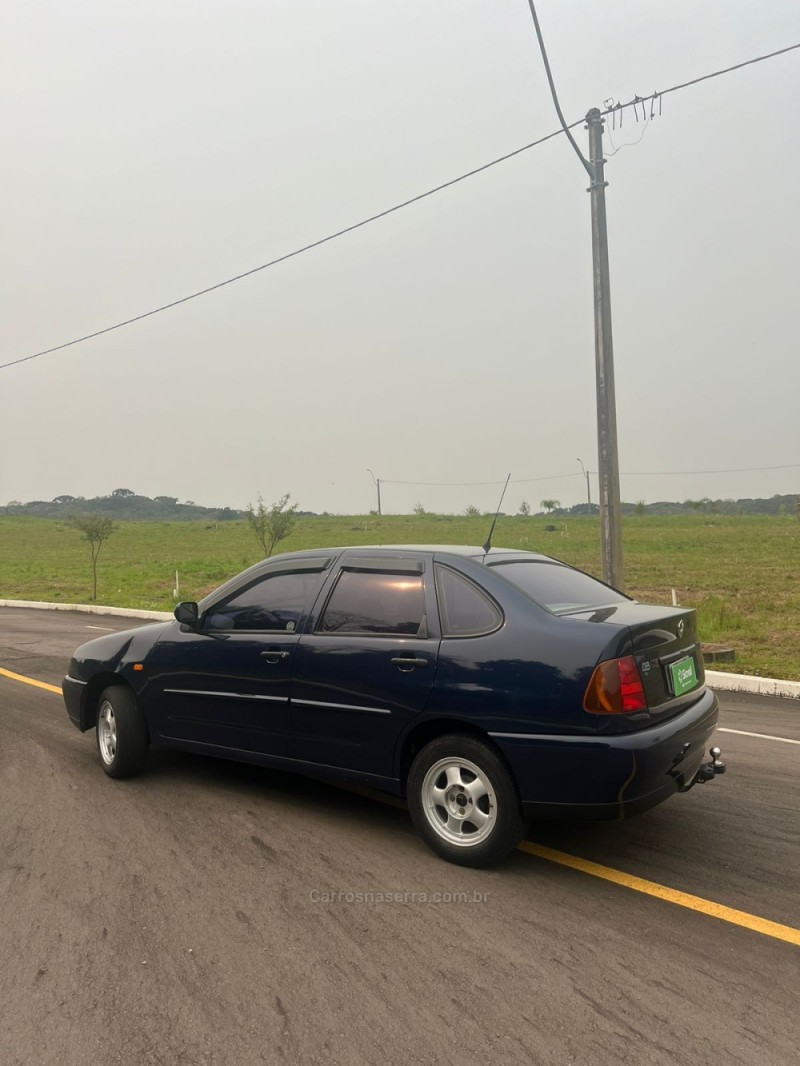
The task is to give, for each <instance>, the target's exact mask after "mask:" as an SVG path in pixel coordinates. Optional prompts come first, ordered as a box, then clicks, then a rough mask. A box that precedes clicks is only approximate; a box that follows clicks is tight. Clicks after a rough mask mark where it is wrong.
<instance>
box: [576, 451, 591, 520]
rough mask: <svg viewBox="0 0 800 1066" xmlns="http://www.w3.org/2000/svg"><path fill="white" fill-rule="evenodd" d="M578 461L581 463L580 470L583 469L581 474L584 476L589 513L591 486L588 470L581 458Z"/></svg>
mask: <svg viewBox="0 0 800 1066" xmlns="http://www.w3.org/2000/svg"><path fill="white" fill-rule="evenodd" d="M578 462H579V463H580V464H581V470H582V471H583V476H584V477H585V478H586V502H587V503H588V505H589V513H591V510H592V486H591V485H590V484H589V471H588V470H587V469H586V467H585V466H584V465H583V459H579V460H578Z"/></svg>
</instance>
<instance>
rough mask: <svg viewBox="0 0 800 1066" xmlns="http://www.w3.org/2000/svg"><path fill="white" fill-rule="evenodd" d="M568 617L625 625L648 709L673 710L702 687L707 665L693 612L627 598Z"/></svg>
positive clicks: (574, 613)
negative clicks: (705, 665)
mask: <svg viewBox="0 0 800 1066" xmlns="http://www.w3.org/2000/svg"><path fill="white" fill-rule="evenodd" d="M570 617H571V618H582V619H585V620H586V621H589V622H599V623H603V622H606V623H611V624H612V625H617V626H625V627H626V628H627V630H628V632H629V634H630V649H629V652H628V653H629V654H632V655H633V657H634V659H635V660H636V665H637V667H638V669H639V674H640V676H641V679H642V685H643V687H644V691H645V696H646V698H647V705H648V708H649V710H650V712H651V714H661V713H666V712H670V711H673V710H674V711H677V710H679V709H680V708H681V707H682V706H684V705H685V704H686V703H688V702H691V701H692V700H693V699H694V698H696V695H697V693H698V692H699V691H701V690H702V689H703V687H704V684H705V670H704V668H703V656H702V653H701V650H700V642H699V641H698V639H697V615H696V612H695V611H693V610H691V609H689V608H683V607H654V606H649V605H645V604H640V603H635V602H633V601H629V602H625V603H618V604H616V603H615V604H611V605H609V606H607V607H600V608H593V609H591V610H587V611H576V612H570Z"/></svg>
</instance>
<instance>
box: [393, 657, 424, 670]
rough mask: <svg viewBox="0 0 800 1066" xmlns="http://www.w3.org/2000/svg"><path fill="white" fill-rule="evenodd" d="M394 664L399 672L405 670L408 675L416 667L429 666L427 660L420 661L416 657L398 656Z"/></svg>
mask: <svg viewBox="0 0 800 1066" xmlns="http://www.w3.org/2000/svg"><path fill="white" fill-rule="evenodd" d="M392 662H393V663H394V665H395V666H396V667H397V668H398V669H399V670H403V671H404V672H406V673H407V672H408V671H409V670H413V669H414V667H416V666H427V665H428V660H427V659H418V658H417V657H416V656H414V655H398V656H396V657H395V658H394V659H392Z"/></svg>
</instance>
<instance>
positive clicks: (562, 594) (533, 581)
mask: <svg viewBox="0 0 800 1066" xmlns="http://www.w3.org/2000/svg"><path fill="white" fill-rule="evenodd" d="M489 565H490V566H491V567H492V569H493V570H495V571H496V572H497V573H499V574H501V575H502V576H503V577H504V578H505V579H506V580H507V581H510V582H511V584H512V585H516V586H517V588H519V589H522V591H523V592H524V593H526V595H528V596H530V598H531V599H532V600H535V601H536V602H537V603H538V604H541V606H542V607H547V609H548V610H550V611H553V612H554V613H555V614H566V613H567V612H568V611H583V610H587V609H588V608H592V607H602V606H604V605H605V604H608V603H622V602H624V601H626V600H627V599H628V597H627V596H623V595H622V593H621V592H616V591H615V590H614V589H612V588H609V587H608V585H604V584H603V583H602V581H597V580H596V579H595V578H593V577H590V576H589V574H584V573H583V571H581V570H573V569H572V567H570V566H564V564H563V563H557V562H554V561H552V560H549V559H531V560H527V559H524V560H523V559H519V560H516V561H512V560H509V561H508V562H499V563H490V564H489Z"/></svg>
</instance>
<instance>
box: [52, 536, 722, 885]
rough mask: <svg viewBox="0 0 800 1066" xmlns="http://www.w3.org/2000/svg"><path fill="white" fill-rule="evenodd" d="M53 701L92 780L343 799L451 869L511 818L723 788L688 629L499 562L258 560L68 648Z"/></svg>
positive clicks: (611, 593)
mask: <svg viewBox="0 0 800 1066" xmlns="http://www.w3.org/2000/svg"><path fill="white" fill-rule="evenodd" d="M63 691H64V699H65V701H66V705H67V711H68V714H69V717H70V718H71V719H72V721H73V722H74V723H75V725H76V726H77V727H78V728H79V729H81V730H83V731H88V730H90V729H96V730H97V746H98V750H99V753H100V760H101V763H102V766H103V769H104V770H105V771H106V773H107V774H109V775H110V776H111V777H127V776H129V775H131V774H135V773H136V772H138V771H139V770H141V769H142V767H143V766H144V763H145V760H146V757H147V749H148V746H149V745H150V744H151V743H152V744H156V745H160V746H163V747H170V748H180V749H183V750H186V751H193V752H199V753H202V754H208V755H217V756H223V757H225V758H230V759H239V760H243V761H246V762H253V763H258V764H261V765H264V766H275V767H280V768H281V769H288V770H296V771H298V772H301V773H306V774H310V775H313V776H316V777H326V778H329V779H332V780H337V781H350V782H360V783H362V784H365V785H369V786H372V787H373V788H377V789H381V790H384V791H386V792H389V793H392V794H394V795H397V796H405V798H406V799H407V802H408V806H409V809H410V812H411V816H412V818H413V820H414V824H415V825H416V827H417V829H418V831H419V833H420V834H421V836H422V837H423V838H424V839H425V840H426V841H427V843H428V844H429V845H430V846H431V847H432V848H433V850H434V851H436V852H437V853H438V854H439V855H441V856H442V857H444V858H445V859H448V860H450V861H451V862H456V863H460V864H463V865H468V866H482V865H485V864H487V863H490V862H493V861H496V860H498V859H499V858H501V857H502V856H504V855H505V854H507V853H508V852H509V851H510V850H511V849H512V848H514V847H515V846H516V844H517V843H518V842H519V840H520V838H521V837H522V835H523V833H524V829H525V818H526V817H534V818H540V817H552V816H553V815H560V816H566V817H569V818H604V819H618V818H624V817H626V816H628V815H631V814H636V813H638V812H641V811H644V810H647V809H648V808H649V807H652V806H654V805H655V804H657V803H660V802H661V801H662V800H665V799H666V798H667V797H668V796H670V795H672V793H674V792H679V791H686V790H687V789H688V788H690V787H691V786H692V785H693V784H695V783H696V782H697V781H705V780H710V779H711V778H712V777H713V776H714V774H715V772H716V773H719V772H721V771H722V770H723V769H724V765H723V764H722V763H721V762H720V761H719V758H718V757H719V751H718V749H716V748H715V749H712V753H711V755H710V756H708V755H706V749H707V745H708V743H709V740H710V738H711V735H712V733H713V730H714V727H715V724H716V721H717V713H718V707H717V700H716V697H715V696H714V694H713V692H711V691H710V690H709V689H707V688H706V687H705V684H704V674H703V665H702V658H701V656H700V652H699V644H698V640H697V632H696V627H695V614H694V612H693V611H691V610H684V609H681V608H669V607H653V606H645V605H643V604H640V603H637V602H635V601H634V600H631V599H629V598H628V597H627V596H624V595H622V594H621V593H619V592H616V591H615V590H614V589H611V588H609V587H608V586H607V585H604V584H602V583H601V582H599V581H597V580H595V579H594V578H592V577H590V576H589V575H588V574H585V573H583V572H581V571H579V570H576V569H574V568H572V567H570V566H566V565H565V564H563V563H560V562H558V561H556V560H555V559H550V558H547V557H546V556H543V555H536V554H533V553H530V552H521V551H511V550H506V549H498V548H493V549H491V551H489V552H488V553H485V552H483V551H482V550H481V549H479V548H465V547H435V546H430V547H411V546H400V547H393V548H386V547H381V548H331V549H319V550H315V551H305V552H295V553H291V554H285V555H278V556H274V557H272V558H270V559H267V560H265V561H264V562H262V563H259V564H258V565H256V566H254V567H251V568H250V569H249V570H246V571H245V572H244V573H243V574H240V575H239V576H238V577H236V578H234V579H233V580H232V581H229V582H228V583H227V584H226V585H223V586H222V588H220V589H218V590H217V591H216V592H214V593H212V594H211V595H210V596H208V597H206V599H204V600H203V601H202V602H201V603H200V604H199V605H198V604H196V603H181V604H179V605H178V607H177V608H176V609H175V621H174V622H164V623H160V624H157V625H149V626H143V627H140V628H138V629H132V630H129V631H127V632H124V633H115V634H113V635H109V636H104V637H100V638H98V639H97V640H92V641H90V642H89V643H88V644H84V645H83V646H82V647H80V648H79V649H78V650H77V651H76V652H75V655H74V657H73V659H72V661H71V663H70V667H69V673H68V675H67V676H66V677H65V678H64V683H63Z"/></svg>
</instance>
